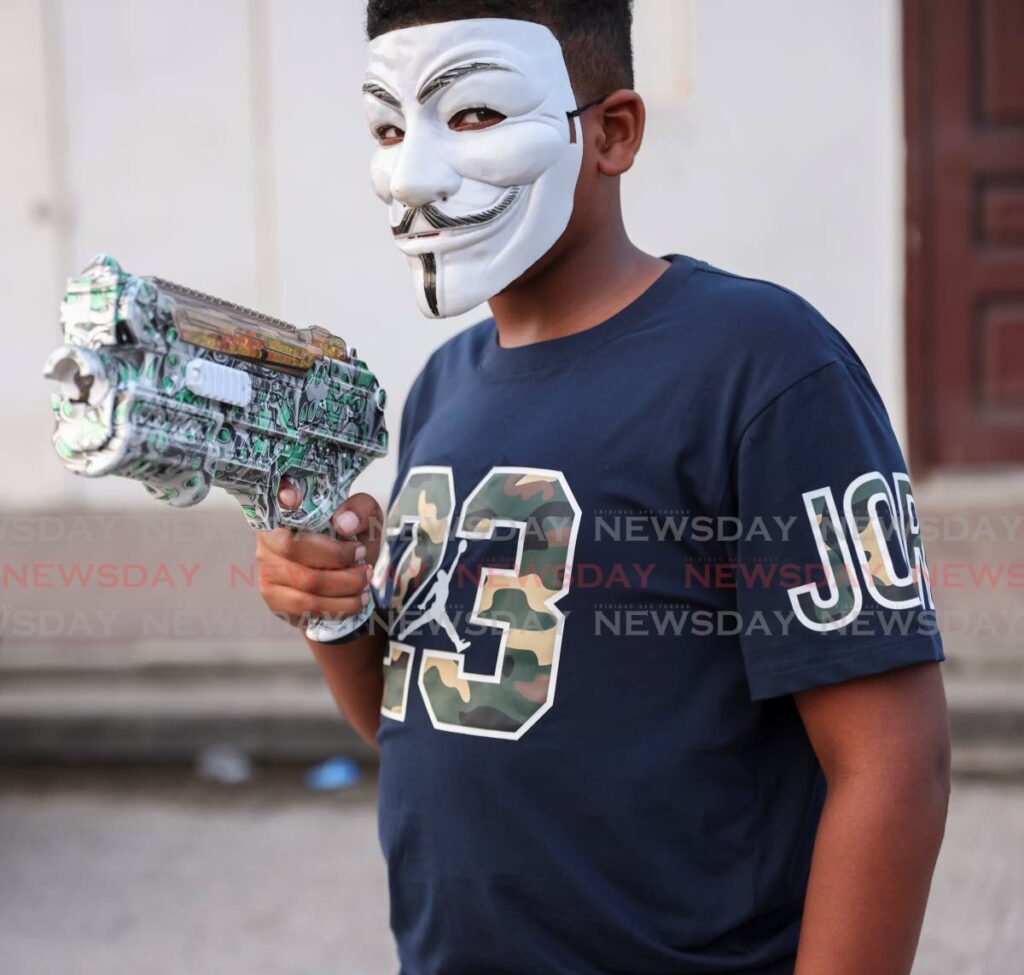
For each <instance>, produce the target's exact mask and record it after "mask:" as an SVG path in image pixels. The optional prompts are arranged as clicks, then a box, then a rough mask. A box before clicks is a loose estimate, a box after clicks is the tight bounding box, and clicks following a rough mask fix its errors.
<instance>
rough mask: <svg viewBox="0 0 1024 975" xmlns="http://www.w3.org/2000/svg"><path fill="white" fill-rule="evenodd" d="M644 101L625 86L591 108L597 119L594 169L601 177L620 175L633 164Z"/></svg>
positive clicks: (641, 131) (643, 117)
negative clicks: (593, 109) (594, 107)
mask: <svg viewBox="0 0 1024 975" xmlns="http://www.w3.org/2000/svg"><path fill="white" fill-rule="evenodd" d="M646 117H647V110H646V108H645V107H644V100H643V99H642V98H641V97H640V96H639V95H638V94H637V93H636V92H635V91H630V90H629V89H628V88H622V89H620V90H619V91H614V92H612V93H611V94H610V95H609V96H608V97H607V98H606V99H605V100H604V101H603V102H601V104H600V105H599V106H597V108H596V110H595V111H594V121H595V122H597V125H596V126H595V127H594V128H595V130H596V131H595V133H594V135H593V138H594V139H595V140H596V143H597V168H598V172H600V173H601V174H602V175H604V176H621V175H622V174H623V173H624V172H626V170H628V169H629V168H630V167H631V166H632V165H633V160H634V159H635V158H636V154H637V153H638V152H639V151H640V143H641V142H643V138H644V121H645V120H646Z"/></svg>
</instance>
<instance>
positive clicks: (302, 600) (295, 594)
mask: <svg viewBox="0 0 1024 975" xmlns="http://www.w3.org/2000/svg"><path fill="white" fill-rule="evenodd" d="M368 602H369V593H364V594H360V595H358V596H344V597H339V598H331V597H328V596H314V595H312V594H311V593H308V592H302V591H301V590H298V589H289V588H288V587H287V586H275V587H274V592H273V594H272V604H271V605H272V607H273V609H274V610H275V611H276V612H279V613H283V614H285V615H286V616H290V617H300V618H304V619H307V620H309V619H347V618H348V617H350V616H355V615H356V614H357V613H359V612H361V611H362V610H363V608H364V607H365V606H366V604H367V603H368Z"/></svg>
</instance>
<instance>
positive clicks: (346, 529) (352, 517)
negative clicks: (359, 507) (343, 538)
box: [334, 511, 359, 535]
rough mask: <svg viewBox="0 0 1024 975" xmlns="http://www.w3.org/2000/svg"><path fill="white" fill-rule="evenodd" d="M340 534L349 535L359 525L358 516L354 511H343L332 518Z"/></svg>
mask: <svg viewBox="0 0 1024 975" xmlns="http://www.w3.org/2000/svg"><path fill="white" fill-rule="evenodd" d="M334 527H335V528H337V529H338V533H339V534H340V535H351V534H352V533H353V532H354V531H355V530H356V529H357V528H358V527H359V516H358V515H357V514H356V513H355V512H354V511H343V512H342V513H341V514H340V515H338V517H337V518H335V519H334Z"/></svg>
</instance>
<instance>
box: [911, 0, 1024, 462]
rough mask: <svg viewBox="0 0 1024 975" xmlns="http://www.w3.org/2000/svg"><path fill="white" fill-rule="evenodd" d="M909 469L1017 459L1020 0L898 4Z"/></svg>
mask: <svg viewBox="0 0 1024 975" xmlns="http://www.w3.org/2000/svg"><path fill="white" fill-rule="evenodd" d="M903 13H904V59H905V60H904V82H905V92H906V122H907V386H908V394H909V395H908V419H909V424H910V430H909V433H910V453H911V460H912V464H913V466H914V468H915V471H921V470H922V469H929V468H934V467H939V466H942V467H964V466H977V465H996V464H999V465H1005V464H1013V463H1017V464H1019V463H1024V0H903Z"/></svg>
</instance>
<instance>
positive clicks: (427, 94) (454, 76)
mask: <svg viewBox="0 0 1024 975" xmlns="http://www.w3.org/2000/svg"><path fill="white" fill-rule="evenodd" d="M510 70H511V69H510V68H507V67H505V65H503V64H494V63H493V62H492V61H468V62H466V64H457V65H456V66H455V67H454V68H445V70H444V71H441V72H440V73H439V74H436V75H434V77H433V78H431V79H430V80H429V81H428V82H427V83H426V84H425V85H424V86H423V87H422V88H421V89H420V90H419V93H418V94H417V95H416V100H417V101H418V102H419V103H420V104H421V105H422V104H423V103H424V102H426V101H429V100H430V99H431V98H433V96H434V95H436V94H437V93H438V92H439V91H440V90H441V89H442V88H447V87H448V86H449V85H450V84H452V83H453V82H456V81H458V80H459V79H460V78H464V77H465V76H466V75H468V74H472V73H473V72H475V71H510Z"/></svg>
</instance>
